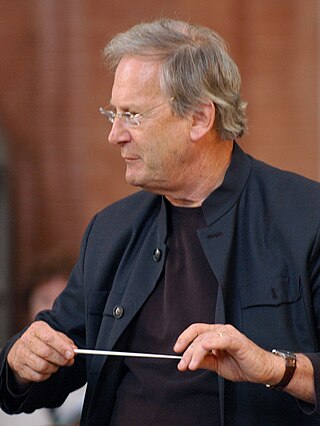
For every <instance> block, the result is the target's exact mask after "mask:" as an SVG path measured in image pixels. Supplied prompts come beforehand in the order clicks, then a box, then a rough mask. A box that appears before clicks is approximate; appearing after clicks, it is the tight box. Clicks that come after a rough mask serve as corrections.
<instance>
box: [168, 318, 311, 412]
mask: <svg viewBox="0 0 320 426" xmlns="http://www.w3.org/2000/svg"><path fill="white" fill-rule="evenodd" d="M174 350H175V351H176V352H178V353H181V352H183V357H182V360H181V361H180V362H179V364H178V369H179V370H180V371H186V370H197V369H200V368H204V369H207V370H212V371H215V372H216V373H217V374H219V375H220V376H222V377H224V378H225V379H228V380H231V381H233V382H243V381H246V382H252V383H262V384H267V383H268V384H270V385H275V384H277V383H279V382H280V380H281V379H282V377H283V375H284V372H285V360H284V359H283V358H282V357H279V356H277V355H274V354H273V353H271V352H268V351H266V350H264V349H262V348H261V347H260V346H258V345H256V344H255V343H254V342H253V341H252V340H250V339H248V338H247V337H246V336H245V335H244V334H242V333H240V331H238V330H237V329H236V328H234V327H233V326H232V325H229V324H192V325H191V326H190V327H188V328H187V329H186V330H185V331H184V332H183V333H182V334H181V335H180V336H179V338H178V340H177V341H176V344H175V345H174ZM296 356H297V368H296V371H295V373H294V375H293V378H292V380H291V381H290V383H289V384H288V385H287V386H286V388H285V389H284V390H285V391H286V392H288V393H290V394H291V395H292V396H294V397H296V398H298V399H301V400H303V401H306V402H309V403H311V404H314V403H315V388H314V371H313V366H312V364H311V361H310V360H309V358H307V357H306V356H305V355H304V354H300V353H299V354H296Z"/></svg>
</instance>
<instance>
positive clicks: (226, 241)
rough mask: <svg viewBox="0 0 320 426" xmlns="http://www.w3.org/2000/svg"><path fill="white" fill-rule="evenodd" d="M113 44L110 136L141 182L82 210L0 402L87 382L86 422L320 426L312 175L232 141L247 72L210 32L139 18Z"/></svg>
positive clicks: (18, 343)
mask: <svg viewBox="0 0 320 426" xmlns="http://www.w3.org/2000/svg"><path fill="white" fill-rule="evenodd" d="M105 55H106V58H107V60H108V62H109V63H111V65H112V66H113V67H115V68H116V70H115V78H114V84H113V89H112V94H111V102H110V105H109V106H108V107H106V108H102V109H101V112H102V114H104V115H105V116H106V117H107V118H108V120H109V121H110V122H111V123H112V129H111V131H110V133H109V142H110V143H111V144H112V145H114V146H117V147H118V148H119V149H120V152H121V156H122V158H123V159H124V161H125V162H126V180H127V181H128V182H129V183H130V184H132V185H134V186H138V187H141V188H143V191H140V192H138V193H137V194H135V195H133V196H130V197H128V198H126V199H125V200H122V201H120V202H117V203H115V204H114V205H112V206H110V207H108V208H107V209H105V210H104V211H102V212H100V213H99V214H98V215H97V216H96V217H95V218H94V219H93V220H92V221H91V223H90V225H89V226H88V229H87V232H86V234H85V236H84V239H83V244H82V249H81V255H80V259H79V261H78V263H77V265H76V266H75V268H74V270H73V273H72V275H71V278H70V281H69V284H68V287H67V289H66V290H65V291H64V292H63V293H62V295H61V296H60V297H59V298H58V299H57V301H56V303H55V305H54V307H53V310H52V311H47V312H45V313H42V314H40V315H38V317H37V321H36V322H34V323H33V324H32V325H31V326H30V327H29V328H28V329H27V330H26V331H25V332H24V333H23V334H21V335H18V336H16V337H14V338H13V339H12V340H11V341H10V342H9V343H8V344H7V346H6V347H5V348H4V349H3V351H2V364H1V365H2V370H1V371H2V373H1V378H2V382H1V397H2V398H1V399H2V406H3V408H4V409H5V410H7V411H8V412H11V413H14V412H18V411H21V410H24V411H31V410H33V409H35V408H37V407H41V406H43V405H45V406H55V405H57V404H59V403H61V402H62V401H63V400H64V398H65V397H66V396H67V395H68V393H69V392H70V391H72V390H73V389H75V388H77V387H79V386H81V385H82V384H83V383H84V382H85V381H87V382H88V387H87V395H86V399H85V403H84V409H83V415H82V424H84V425H104V424H106V425H107V424H112V425H122V424H125V422H126V423H127V424H130V425H150V424H155V425H157V426H159V425H200V424H201V425H216V424H217V425H218V424H225V425H233V424H237V425H246V426H247V425H281V426H283V425H286V424H288V425H289V424H299V425H314V424H318V423H319V417H320V416H319V408H318V401H319V390H318V387H319V371H320V370H319V362H320V360H319V355H318V354H317V351H318V344H319V333H318V330H319V325H320V318H319V308H318V307H319V306H320V304H319V297H320V296H319V291H318V290H319V285H320V276H319V271H320V256H319V249H320V237H319V235H318V230H319V219H320V214H319V213H320V197H319V194H320V192H319V184H317V183H315V182H311V181H309V180H307V179H304V178H302V177H299V176H296V175H294V174H290V173H285V172H282V171H279V170H277V169H274V168H272V167H269V166H267V165H265V164H263V163H261V162H258V161H256V160H254V159H252V158H251V157H249V156H247V155H246V154H245V153H244V152H243V151H242V150H241V149H240V148H239V146H238V145H237V144H236V142H235V140H236V139H237V138H239V137H241V136H242V135H243V133H244V131H245V123H246V120H245V102H244V101H243V99H242V98H241V95H240V76H239V73H238V70H237V67H236V65H235V64H234V62H233V61H232V59H231V58H230V56H229V54H228V53H227V51H226V48H225V45H224V42H223V41H222V40H221V38H220V37H219V36H218V35H217V34H215V33H214V32H212V31H210V30H208V29H206V28H202V27H195V26H191V25H189V24H187V23H183V22H179V21H173V20H160V21H156V22H153V23H150V24H141V25H138V26H135V27H133V28H132V29H130V30H129V31H128V32H126V33H123V34H119V35H118V36H116V37H115V38H114V39H113V40H112V41H111V42H110V43H109V44H108V45H107V47H106V49H105ZM311 206H312V208H311ZM76 347H79V348H89V349H98V350H114V351H127V352H143V353H146V352H151V353H161V354H173V353H174V352H173V349H174V351H175V352H176V353H178V354H182V359H181V360H180V362H179V363H178V366H176V362H175V361H173V360H170V359H162V360H159V359H143V358H134V357H133V358H132V357H117V356H109V357H101V356H92V355H90V356H89V355H88V356H83V355H82V356H81V355H80V356H75V353H74V349H75V348H76ZM172 348H173V349H172ZM274 348H275V349H277V351H275V353H273V352H272V349H274ZM283 349H285V350H286V351H290V352H284V351H279V350H283ZM266 385H267V386H268V387H267V386H266ZM273 388H274V389H273ZM277 390H279V391H277Z"/></svg>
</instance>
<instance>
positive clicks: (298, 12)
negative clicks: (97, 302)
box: [0, 0, 320, 344]
mask: <svg viewBox="0 0 320 426" xmlns="http://www.w3.org/2000/svg"><path fill="white" fill-rule="evenodd" d="M0 10H1V12H0V50H1V60H0V93H1V96H0V233H1V234H0V235H1V238H0V315H1V317H0V327H1V328H0V344H1V343H3V341H4V340H5V338H6V337H7V336H9V335H10V334H11V333H13V332H14V331H16V330H17V328H19V327H20V326H21V325H23V324H25V322H26V318H27V306H26V301H25V297H24V294H25V290H26V286H27V283H28V282H29V274H30V271H31V269H32V268H33V267H34V263H35V262H36V259H37V258H38V256H39V254H43V253H45V252H46V251H50V250H53V249H58V248H59V247H61V248H62V249H63V250H64V252H65V251H68V253H69V254H70V256H77V254H78V250H79V244H80V240H81V236H82V234H83V231H84V229H85V226H86V224H87V223H88V221H89V220H90V218H91V217H92V215H93V214H94V213H95V212H96V211H98V210H100V209H102V208H103V207H104V206H106V205H108V204H110V203H112V202H114V201H115V200H117V199H119V198H122V197H123V196H125V195H127V194H129V193H131V192H133V189H132V188H130V187H129V186H128V185H127V184H126V183H125V180H124V165H123V163H122V161H121V158H120V156H119V152H118V150H117V149H114V148H112V147H110V146H108V145H107V133H106V123H105V120H104V118H103V117H101V116H100V114H99V112H98V109H99V106H101V105H105V104H106V103H107V100H108V99H109V96H110V90H111V85H112V76H111V75H110V74H108V73H107V70H106V69H105V67H104V65H103V61H102V59H101V49H102V47H103V45H104V43H105V41H106V40H108V39H109V38H110V37H111V36H112V35H113V34H115V33H116V32H119V31H123V30H126V29H127V28H128V27H130V26H132V25H134V24H136V23H138V22H140V21H143V20H152V19H156V18H159V17H173V18H178V19H183V20H188V21H191V22H193V23H199V24H202V25H206V26H209V27H211V28H213V29H215V30H216V31H218V32H219V33H220V34H221V35H222V36H223V37H224V38H225V39H226V41H227V43H228V45H229V47H230V51H231V54H232V56H233V58H234V59H235V61H236V62H237V64H238V66H239V68H240V72H241V74H242V79H243V94H244V97H245V98H246V99H247V100H248V105H249V106H248V116H249V134H248V135H247V136H245V138H244V139H243V140H241V146H242V147H243V148H244V149H245V150H246V151H247V152H249V153H250V154H252V155H254V156H255V157H257V158H259V159H262V160H264V161H266V162H269V163H271V164H273V165H275V166H278V167H281V168H284V169H287V170H292V171H295V172H297V173H300V174H303V175H305V176H307V177H310V178H312V179H315V180H319V179H320V121H319V112H320V58H319V52H320V49H319V48H320V1H319V0H263V1H258V0H161V1H157V2H155V1H154V0H152V1H148V0H135V1H129V0H122V1H111V0H66V1H62V0H28V1H25V0H0Z"/></svg>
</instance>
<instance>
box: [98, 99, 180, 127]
mask: <svg viewBox="0 0 320 426" xmlns="http://www.w3.org/2000/svg"><path fill="white" fill-rule="evenodd" d="M173 100H174V96H173V97H172V98H170V99H168V100H167V101H165V102H161V104H159V105H156V106H155V107H153V108H150V109H148V110H147V111H143V112H139V113H133V112H130V111H123V112H122V111H120V112H116V111H114V110H113V109H111V108H112V106H111V105H107V106H106V107H100V108H99V111H100V114H102V115H104V116H106V117H107V119H108V121H109V122H110V123H113V122H114V120H115V119H116V118H119V119H120V120H123V123H124V124H125V126H126V127H130V128H132V127H138V126H140V124H141V121H142V119H143V118H144V117H146V116H147V115H149V114H150V113H152V112H153V111H154V110H155V109H157V108H159V107H160V106H162V105H164V104H166V103H167V102H172V101H173Z"/></svg>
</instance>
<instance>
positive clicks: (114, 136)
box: [108, 117, 131, 145]
mask: <svg viewBox="0 0 320 426" xmlns="http://www.w3.org/2000/svg"><path fill="white" fill-rule="evenodd" d="M130 139H131V134H130V132H129V130H128V129H127V128H126V127H125V126H124V124H123V122H122V120H121V118H118V117H116V118H115V119H114V122H113V123H112V127H111V130H110V132H109V135H108V142H109V143H110V144H111V145H118V144H123V143H127V142H130Z"/></svg>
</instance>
